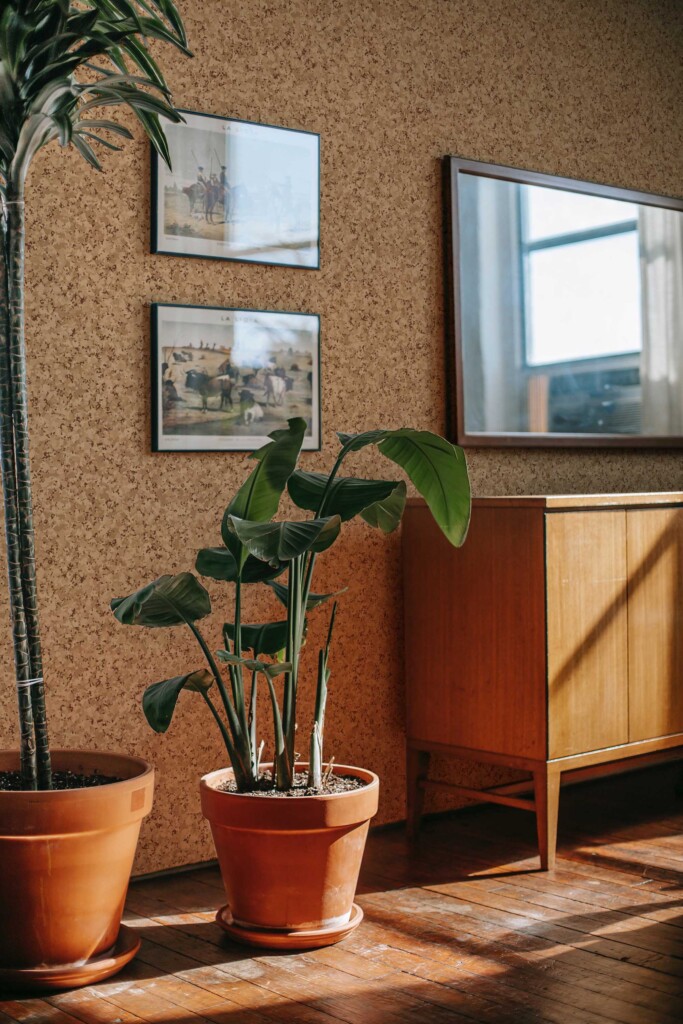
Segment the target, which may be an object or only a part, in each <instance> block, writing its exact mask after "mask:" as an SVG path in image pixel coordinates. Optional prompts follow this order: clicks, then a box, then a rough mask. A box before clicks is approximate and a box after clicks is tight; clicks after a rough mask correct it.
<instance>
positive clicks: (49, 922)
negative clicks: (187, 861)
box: [0, 750, 154, 984]
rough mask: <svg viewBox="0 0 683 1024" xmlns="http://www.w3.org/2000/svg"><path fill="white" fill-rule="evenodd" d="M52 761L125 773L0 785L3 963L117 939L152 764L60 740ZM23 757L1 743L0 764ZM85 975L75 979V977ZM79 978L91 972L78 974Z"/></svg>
mask: <svg viewBox="0 0 683 1024" xmlns="http://www.w3.org/2000/svg"><path fill="white" fill-rule="evenodd" d="M52 763H53V767H54V768H58V769H69V770H71V771H73V772H78V773H82V774H85V775H89V774H92V773H93V772H95V771H97V772H99V773H100V774H102V775H113V776H116V777H118V778H121V779H122V780H123V781H122V782H115V783H112V784H111V785H105V786H94V787H92V788H90V789H70V790H69V789H67V790H37V791H29V792H26V791H23V792H18V793H13V792H6V791H0V970H1V971H2V973H3V975H4V974H5V973H6V972H8V973H11V971H12V970H18V971H22V970H28V971H34V972H35V971H36V969H38V974H37V977H38V979H39V977H40V971H44V972H45V973H46V976H47V974H49V969H51V968H54V967H58V966H63V965H81V966H82V965H83V962H84V961H88V960H91V959H92V958H98V957H99V962H102V954H104V953H105V952H107V951H110V950H112V949H113V947H114V946H115V943H116V941H117V937H118V934H119V926H120V923H121V913H122V910H123V903H124V900H125V897H126V890H127V888H128V881H129V879H130V872H131V869H132V866H133V857H134V855H135V848H136V845H137V840H138V833H139V831H140V823H141V822H142V819H143V818H144V817H145V815H146V814H148V813H149V811H150V810H151V808H152V792H153V789H154V769H153V768H152V767H151V766H150V765H149V764H147V762H146V761H143V760H141V759H140V758H137V757H128V756H125V755H123V754H105V753H99V752H95V751H83V750H55V751H53V753H52ZM18 767H19V755H18V754H17V753H16V752H15V751H0V769H1V770H7V769H10V770H12V769H16V768H18ZM78 983H79V982H76V984H78ZM80 983H81V984H83V983H85V982H80Z"/></svg>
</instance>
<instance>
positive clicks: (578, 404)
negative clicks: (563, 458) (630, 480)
mask: <svg viewBox="0 0 683 1024" xmlns="http://www.w3.org/2000/svg"><path fill="white" fill-rule="evenodd" d="M469 166H475V165H473V164H470V165H469ZM504 170H509V169H504ZM515 173H517V174H519V177H520V179H522V178H523V175H524V172H515ZM533 177H534V178H535V179H536V180H538V179H539V177H540V178H542V179H544V180H547V181H549V182H552V181H558V179H552V178H547V177H546V176H539V175H534V176H533ZM455 179H456V181H457V194H456V196H454V198H455V199H456V201H457V220H458V230H457V232H456V244H457V252H454V253H453V257H454V266H455V267H456V269H457V284H458V286H459V288H458V298H459V303H458V305H457V308H458V314H459V322H458V324H457V325H456V329H457V332H458V338H459V360H460V365H459V373H460V374H461V375H462V380H461V382H460V388H461V391H460V394H461V405H462V407H463V408H462V409H461V410H460V416H461V427H460V433H461V434H463V435H472V434H475V435H482V434H483V435H486V434H487V433H489V434H499V435H515V434H518V435H524V434H525V433H534V434H550V435H552V434H556V435H561V434H566V435H576V436H580V435H582V434H583V435H591V436H596V437H599V436H601V435H610V436H612V437H615V438H617V437H620V436H622V437H624V440H627V438H628V437H629V436H632V437H636V436H639V435H644V436H650V437H667V436H677V437H679V436H683V204H681V203H680V202H677V201H676V200H669V201H667V200H662V201H661V202H660V203H659V205H658V204H657V201H656V200H657V198H658V197H645V196H642V194H640V193H627V192H624V191H623V190H615V189H608V188H606V187H605V188H604V189H600V187H599V186H593V187H595V188H596V189H600V190H601V191H604V192H606V193H610V192H611V193H613V194H614V193H615V192H618V193H619V197H617V196H616V195H614V196H613V195H609V194H607V195H603V194H590V193H589V192H585V191H580V190H576V191H575V190H573V189H570V188H567V187H566V182H564V181H563V182H562V186H560V185H559V184H556V185H552V186H550V185H545V184H543V185H540V184H530V183H528V182H525V181H523V180H519V181H515V180H507V178H506V177H495V176H488V175H486V174H484V173H475V171H469V169H468V170H460V171H459V172H458V173H457V174H456V175H455ZM577 186H579V187H580V183H577ZM645 199H652V200H655V201H654V202H652V203H650V202H644V201H641V200H645ZM666 202H670V203H671V204H672V206H673V208H671V209H668V208H665V206H664V204H665V203H666Z"/></svg>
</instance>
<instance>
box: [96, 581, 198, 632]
mask: <svg viewBox="0 0 683 1024" xmlns="http://www.w3.org/2000/svg"><path fill="white" fill-rule="evenodd" d="M111 610H112V611H113V613H114V615H115V616H116V618H117V619H118V620H119V622H122V623H123V624H124V625H126V626H148V627H150V628H160V627H163V626H178V625H180V624H181V623H187V622H196V621H197V620H198V619H203V618H204V617H205V616H206V615H209V614H210V612H211V600H210V598H209V595H208V593H207V591H206V590H205V589H204V587H203V586H202V585H201V583H200V582H199V580H198V579H197V577H196V576H193V575H192V573H191V572H181V573H179V574H178V575H177V576H160V577H159V579H157V580H154V581H153V582H152V583H148V584H147V586H146V587H141V588H140V590H136V591H135V593H134V594H131V595H130V596H129V597H116V598H114V599H113V601H112V602H111Z"/></svg>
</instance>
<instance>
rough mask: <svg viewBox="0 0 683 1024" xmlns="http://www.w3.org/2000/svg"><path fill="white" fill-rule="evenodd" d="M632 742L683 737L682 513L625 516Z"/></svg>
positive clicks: (665, 511) (656, 511)
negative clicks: (681, 734)
mask: <svg viewBox="0 0 683 1024" xmlns="http://www.w3.org/2000/svg"><path fill="white" fill-rule="evenodd" d="M626 523H627V546H628V574H629V596H628V629H629V638H628V639H629V642H628V659H629V665H628V668H629V737H628V738H629V740H632V741H635V740H649V739H654V738H655V737H657V736H668V735H669V734H670V733H675V732H683V508H664V509H654V508H653V509H642V510H641V509H638V510H635V509H634V510H632V511H628V512H627V513H626Z"/></svg>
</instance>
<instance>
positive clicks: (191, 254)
mask: <svg viewBox="0 0 683 1024" xmlns="http://www.w3.org/2000/svg"><path fill="white" fill-rule="evenodd" d="M180 113H181V114H182V115H183V117H184V118H185V123H184V124H179V125H173V124H170V123H168V122H165V123H164V131H165V133H166V137H167V139H168V143H169V148H170V149H171V157H172V163H173V171H172V172H169V170H168V168H167V167H166V164H165V163H164V162H163V160H161V158H160V157H159V156H158V154H157V153H156V151H155V150H154V148H153V147H152V189H151V251H152V253H155V254H160V255H165V256H181V257H183V256H184V257H187V258H190V259H212V260H223V261H226V260H227V261H229V262H237V263H256V264H260V265H265V266H279V267H289V268H295V269H301V270H319V269H320V135H319V134H318V133H317V132H311V131H307V130H304V129H298V128H286V127H283V126H281V125H272V124H265V123H261V122H257V121H248V120H243V119H241V118H235V117H223V116H221V115H218V114H206V113H203V112H201V111H195V110H181V111H180ZM201 122H205V124H204V125H202V124H201ZM217 126H221V127H220V128H219V127H217ZM201 131H205V132H207V133H210V137H209V138H207V140H206V143H205V144H204V145H203V148H201V149H200V148H199V141H198V140H197V134H196V133H197V132H201ZM184 134H187V136H188V142H187V145H184V144H183V145H181V143H180V142H179V140H180V139H182V138H183V135H184ZM221 134H222V136H223V142H224V146H227V145H228V143H227V139H228V138H232V140H233V142H234V143H235V144H236V142H237V139H238V138H239V137H240V136H241V138H242V142H243V143H244V144H245V145H251V147H252V148H253V147H254V146H257V147H258V148H259V149H262V150H266V151H267V149H268V145H269V144H270V145H271V146H272V147H273V155H272V156H271V157H270V158H268V157H267V155H266V153H263V154H262V159H261V158H257V157H255V156H254V155H252V157H251V160H252V168H253V167H254V166H258V168H262V172H261V177H260V178H258V176H255V175H254V174H251V175H250V176H249V178H250V180H249V184H245V183H244V182H241V181H240V180H237V181H235V183H234V184H232V185H231V184H229V183H228V185H227V187H228V189H229V190H230V192H231V194H232V193H234V195H233V196H232V199H231V200H230V201H231V202H234V203H235V204H236V207H235V209H236V210H237V211H238V213H237V214H235V219H234V221H232V220H228V221H226V220H225V205H224V204H225V200H226V197H227V193H226V192H225V191H224V189H223V186H222V185H221V183H220V181H218V182H217V183H216V184H215V185H214V186H213V188H214V193H213V194H215V195H216V196H217V200H216V207H215V209H216V214H215V216H218V211H219V210H220V208H221V206H222V207H223V213H222V216H223V218H224V219H223V221H222V222H221V221H220V220H216V221H214V214H213V213H211V214H209V213H208V208H207V206H206V191H205V192H204V196H203V197H202V195H201V194H197V195H195V196H194V197H192V196H191V194H190V191H189V190H190V188H191V187H192V186H191V185H188V184H182V183H183V182H187V181H189V180H190V178H192V179H193V181H194V184H199V182H198V174H199V173H200V172H199V170H198V168H200V167H201V168H203V169H204V171H206V175H209V178H210V176H211V174H216V175H217V176H218V174H219V172H220V169H221V167H223V168H224V169H225V168H227V170H224V172H221V173H226V174H228V175H230V174H232V173H233V170H231V169H230V167H229V166H228V165H229V164H231V163H233V166H234V164H235V163H239V160H238V158H237V157H235V158H234V161H233V158H232V156H231V154H230V153H228V154H227V155H226V157H225V159H226V165H221V163H220V160H221V152H220V149H221V144H220V138H219V136H220V135H221ZM297 138H298V142H299V152H298V154H297V157H296V160H294V152H292V159H293V160H294V163H293V165H292V170H294V169H295V168H297V169H298V179H297V180H298V181H299V182H300V183H301V182H302V181H303V182H304V185H305V183H306V182H308V187H307V188H306V187H304V192H303V196H304V198H303V199H302V194H301V193H299V194H297V193H291V189H292V188H293V186H292V183H291V178H292V176H291V175H286V174H285V175H284V178H281V179H278V181H279V184H278V182H277V181H274V180H273V181H270V183H269V182H268V181H266V179H267V178H268V175H269V174H271V173H272V174H276V173H277V174H280V175H282V173H283V172H282V168H283V166H285V164H286V157H285V154H286V152H287V148H288V147H289V148H292V146H291V144H292V142H293V141H294V140H295V139H297ZM275 147H277V150H276V148H275ZM174 151H175V152H174ZM188 151H189V157H188ZM200 159H202V160H207V159H208V162H209V168H204V165H203V164H201V165H200V164H199V163H198V161H199V160H200ZM192 166H194V168H195V169H194V171H192V173H191V174H190V173H189V172H190V169H191V167H192ZM269 168H274V170H273V171H272V172H271V171H270V170H269ZM234 173H236V174H237V176H238V179H239V176H240V173H241V172H240V171H239V168H238V170H237V171H236V172H234ZM202 175H203V177H206V175H205V174H204V173H203V171H202ZM309 179H310V180H309ZM255 182H258V184H255ZM288 182H289V184H287V183H288ZM204 188H205V189H206V186H204ZM288 189H289V190H290V203H289V205H287V191H288ZM181 196H182V198H181ZM197 203H203V204H204V206H203V208H202V206H199V207H196V204H197ZM185 205H187V210H185ZM171 207H172V208H173V212H171ZM239 211H241V212H239ZM273 211H275V212H273ZM259 214H260V215H261V217H262V220H259V219H258V215H259ZM172 216H177V217H178V221H173V222H172V225H173V227H174V231H168V230H167V228H168V227H170V226H171V224H169V223H168V222H169V220H170V218H171V217H172ZM248 216H251V217H252V222H253V225H254V231H255V232H257V231H260V232H263V231H267V230H268V229H270V226H271V225H272V224H273V223H282V221H278V217H280V218H284V224H282V227H281V230H290V231H292V230H293V228H292V227H291V225H292V223H297V224H299V225H300V227H299V229H298V230H299V234H300V233H301V232H302V231H304V228H303V226H302V225H303V224H304V223H306V222H307V218H309V219H310V221H311V224H310V226H309V227H307V228H306V229H305V230H306V231H309V230H310V232H311V235H310V238H308V239H305V240H303V239H302V240H301V243H302V244H301V245H299V246H298V247H297V246H296V245H295V241H296V239H295V238H292V239H290V240H283V241H284V242H285V244H282V245H277V244H275V243H273V244H267V240H266V239H263V238H261V239H260V240H259V239H256V237H254V238H253V239H252V240H251V241H248V238H247V232H248V223H249V221H248V220H247V217H248ZM208 217H210V218H211V221H212V223H211V228H212V229H214V228H218V227H220V226H221V225H222V227H223V229H225V226H226V224H229V225H231V228H232V230H231V233H230V237H229V238H228V239H227V240H226V239H225V237H223V239H222V241H221V240H220V239H219V238H218V235H219V234H220V232H216V231H214V230H211V231H210V230H209V228H208V227H207V229H206V232H205V233H206V234H207V235H209V234H211V235H216V237H215V238H209V237H204V238H203V237H201V235H200V234H197V235H196V236H195V237H193V234H192V233H193V232H199V228H200V227H201V226H203V225H204V224H207V225H208V220H207V218H208ZM297 218H298V219H297ZM181 219H182V222H181ZM287 224H289V225H290V227H289V228H286V225H287ZM257 225H260V227H258V228H257ZM266 225H267V226H266ZM186 231H187V232H189V233H188V234H184V232H186ZM223 235H225V230H223ZM238 235H239V236H240V241H237V236H238ZM259 247H260V248H262V249H263V255H262V256H258V255H254V250H258V249H259ZM294 254H296V255H294Z"/></svg>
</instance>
